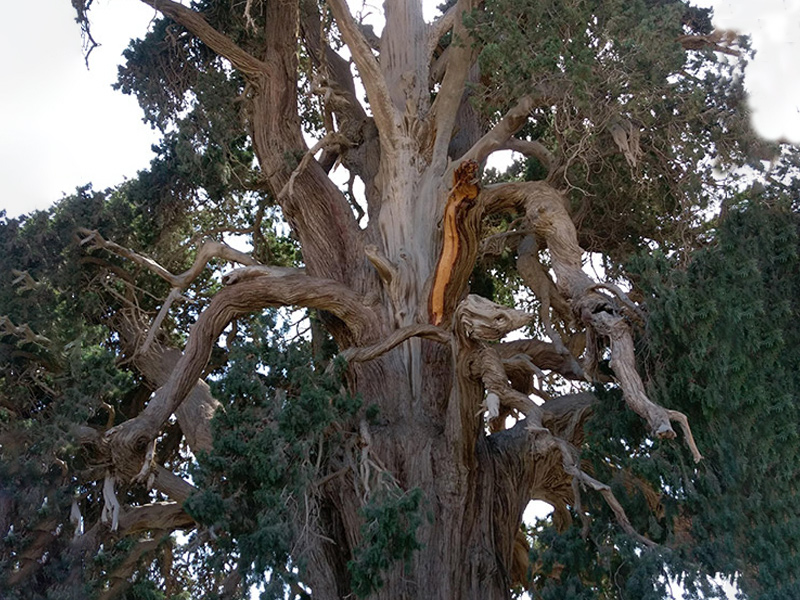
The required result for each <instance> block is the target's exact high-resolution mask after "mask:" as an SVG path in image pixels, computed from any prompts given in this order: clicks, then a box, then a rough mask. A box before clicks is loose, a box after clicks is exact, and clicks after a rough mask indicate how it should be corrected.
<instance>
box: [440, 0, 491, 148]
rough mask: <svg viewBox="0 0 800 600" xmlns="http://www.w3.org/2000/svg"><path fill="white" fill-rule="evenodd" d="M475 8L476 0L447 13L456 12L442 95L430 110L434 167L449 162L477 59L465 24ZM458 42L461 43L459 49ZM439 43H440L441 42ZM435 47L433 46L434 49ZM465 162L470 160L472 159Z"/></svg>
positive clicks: (464, 0) (464, 1)
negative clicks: (462, 107) (468, 82)
mask: <svg viewBox="0 0 800 600" xmlns="http://www.w3.org/2000/svg"><path fill="white" fill-rule="evenodd" d="M476 5H477V2H475V0H458V2H457V3H456V5H455V6H454V7H453V9H451V11H448V14H449V12H452V11H453V10H454V11H455V12H454V14H453V17H452V21H453V24H452V29H453V40H454V43H451V45H450V46H449V47H448V52H447V57H446V61H447V62H446V64H445V65H444V67H439V68H440V69H441V68H443V69H444V77H443V78H442V84H441V87H440V88H439V93H438V94H437V95H436V99H435V100H434V102H433V105H432V106H431V114H432V115H433V118H434V121H435V123H434V125H433V127H434V129H435V131H436V140H435V141H434V146H433V162H434V163H435V162H438V161H442V162H443V161H444V160H445V159H446V158H447V149H448V147H449V145H450V140H451V138H452V137H453V128H454V127H455V124H456V119H457V117H458V107H459V106H460V105H461V102H462V100H463V97H464V89H465V86H466V82H467V76H468V74H469V70H470V67H471V66H472V63H473V62H474V61H475V57H476V56H477V49H476V48H474V47H473V45H472V44H471V43H470V41H469V32H468V31H467V28H466V27H465V26H464V23H463V16H464V14H466V13H468V12H470V11H471V10H472V9H473V8H474V7H475V6H476ZM445 16H446V17H447V20H449V19H450V17H448V16H447V15H445ZM455 40H458V44H457V45H456V42H455ZM436 42H437V43H438V38H437V40H436ZM430 45H431V42H430V41H429V43H428V51H429V54H428V56H430V55H431V54H432V50H431V48H430ZM435 47H436V46H435V45H434V46H433V48H435ZM465 158H466V159H469V158H471V157H465ZM458 162H462V161H458ZM478 162H480V161H478Z"/></svg>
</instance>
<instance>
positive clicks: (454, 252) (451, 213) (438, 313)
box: [430, 160, 480, 325]
mask: <svg viewBox="0 0 800 600" xmlns="http://www.w3.org/2000/svg"><path fill="white" fill-rule="evenodd" d="M477 175H478V163H476V162H475V161H472V160H470V161H465V162H463V163H461V164H460V165H459V166H458V167H457V168H456V170H455V171H454V172H453V187H452V189H451V190H450V195H449V196H448V197H447V204H446V205H445V209H444V221H443V227H444V240H443V244H442V253H441V255H440V256H439V262H438V264H437V265H436V276H435V277H434V279H433V287H432V289H431V304H430V306H431V309H430V310H431V322H432V323H433V324H434V325H441V323H442V319H443V318H444V312H445V292H446V291H447V286H448V284H449V283H450V281H451V280H452V276H453V270H454V267H455V264H456V260H457V259H458V254H459V250H460V247H461V243H460V240H459V229H458V218H459V212H460V211H459V209H461V208H462V207H463V206H464V205H465V203H466V204H467V205H468V204H471V203H472V201H473V200H475V198H477V196H478V192H479V191H480V188H479V187H478V184H477V183H476V179H477Z"/></svg>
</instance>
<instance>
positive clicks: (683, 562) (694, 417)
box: [533, 200, 800, 600]
mask: <svg viewBox="0 0 800 600" xmlns="http://www.w3.org/2000/svg"><path fill="white" fill-rule="evenodd" d="M784 204H785V203H783V204H774V205H770V204H767V203H764V202H763V201H762V202H760V201H757V200H754V201H751V202H740V203H739V204H738V205H737V206H736V207H735V208H732V209H731V211H730V213H729V214H728V215H727V217H726V218H725V219H724V220H722V221H721V222H720V223H719V226H718V227H717V229H716V231H715V232H714V237H713V241H711V242H710V243H708V244H707V246H706V247H705V248H704V249H702V250H700V251H698V252H696V253H694V254H693V255H692V257H691V260H690V262H689V264H688V266H686V267H685V268H681V267H679V266H678V265H676V264H674V261H670V260H669V259H667V258H666V257H665V256H664V255H659V254H658V253H656V254H655V255H648V256H642V257H640V258H639V259H637V260H636V261H635V264H633V265H632V272H633V273H636V274H637V275H636V282H637V285H638V286H639V287H640V288H641V290H642V291H643V293H644V294H645V296H646V298H647V303H646V305H647V309H648V315H649V318H648V325H647V336H646V338H643V340H642V342H644V339H646V340H647V343H646V344H644V343H643V344H642V345H641V348H640V350H641V352H640V354H641V357H642V360H643V367H644V369H645V372H646V373H647V374H648V375H649V391H650V394H651V397H652V398H653V399H654V400H656V401H657V402H659V403H661V404H662V405H664V406H667V407H669V408H674V409H678V410H680V411H682V412H684V413H686V414H687V415H688V417H689V420H690V423H691V424H692V428H693V431H694V435H695V438H696V441H697V444H698V446H699V447H700V449H701V451H702V452H703V454H704V456H705V459H704V460H703V461H702V462H701V463H700V464H698V465H695V464H694V463H693V461H692V459H691V457H690V456H689V453H688V451H687V449H686V448H685V445H684V444H683V442H682V440H680V439H678V440H675V441H673V442H665V441H660V442H656V443H653V442H652V441H650V440H649V439H648V437H647V432H646V431H645V427H644V426H643V424H642V422H641V420H640V419H639V418H638V417H637V416H636V415H634V414H633V413H632V412H631V411H630V410H628V409H627V408H626V407H625V405H624V403H623V401H622V399H621V398H620V396H619V393H618V392H617V391H616V390H613V389H609V390H603V389H599V390H597V395H598V397H599V399H600V401H601V404H602V406H603V410H602V411H596V414H595V415H594V417H593V418H592V420H591V422H590V423H589V424H588V426H587V440H586V444H585V446H584V450H583V454H582V456H583V458H584V459H585V460H587V461H589V462H590V463H591V465H592V471H593V474H594V476H595V477H597V478H598V479H600V480H603V481H608V482H610V483H611V485H612V490H613V491H614V493H615V495H616V496H617V498H618V499H619V500H620V501H621V502H622V504H623V506H624V507H625V509H626V512H627V514H628V515H629V517H630V518H631V522H632V524H633V526H634V528H635V529H636V530H637V531H640V532H642V533H645V534H646V535H647V536H648V537H650V538H651V539H653V540H654V541H656V542H658V543H659V544H661V545H662V546H663V550H660V551H658V552H656V551H652V550H645V549H642V548H637V547H636V546H635V544H632V542H631V541H625V539H624V536H620V535H619V534H617V533H615V529H614V528H613V526H612V527H611V528H609V523H613V515H612V514H611V513H610V511H609V510H608V508H607V507H606V506H605V505H604V503H603V502H602V500H601V499H599V498H597V497H596V496H595V495H592V494H585V495H584V497H583V502H584V509H587V510H588V511H589V512H590V513H591V514H592V515H593V521H592V523H591V526H590V528H589V530H588V531H587V536H586V537H585V538H583V537H581V536H580V535H579V530H578V528H577V527H573V528H572V529H570V530H569V531H568V532H567V533H566V534H564V535H561V536H559V535H556V534H555V532H554V531H553V530H552V529H550V527H551V525H548V524H542V525H540V529H539V530H538V531H537V532H536V540H537V541H536V545H535V547H534V550H533V556H534V558H535V559H536V560H542V561H543V566H544V568H543V569H542V571H541V573H540V574H539V575H538V576H537V579H536V581H537V583H538V585H539V586H541V588H540V589H541V593H542V598H637V599H638V598H654V599H655V598H662V597H664V596H663V589H660V587H659V586H661V585H662V583H663V581H665V578H666V577H667V576H668V575H672V576H676V577H678V578H679V579H680V580H681V582H682V583H683V585H684V586H685V588H686V590H687V595H688V596H687V597H702V598H711V597H718V596H719V597H724V595H722V592H721V591H720V590H719V589H716V587H715V585H714V584H713V582H711V581H709V580H708V576H713V575H714V574H715V573H721V574H723V575H725V576H728V577H731V576H735V577H736V578H737V584H738V586H739V588H740V589H741V590H742V591H743V592H744V593H745V594H746V595H747V598H748V599H750V600H766V599H769V600H789V599H791V598H796V597H797V594H798V587H797V583H796V582H797V581H798V579H799V576H800V571H799V570H798V569H799V568H800V567H799V566H798V565H799V564H800V562H799V561H798V560H797V555H798V549H800V518H798V516H797V514H796V511H795V510H794V509H793V508H791V507H793V506H796V503H797V500H798V486H797V481H798V477H799V476H800V473H798V467H797V465H798V464H800V457H798V455H797V452H798V448H800V444H799V443H798V442H799V441H800V440H798V436H800V430H799V429H798V423H800V404H798V401H797V398H798V389H800V376H798V371H797V368H796V366H797V365H798V364H800V350H799V348H800V339H798V328H797V327H796V320H797V316H798V314H800V303H799V302H798V298H800V295H798V293H800V215H799V214H798V213H797V212H795V211H792V210H790V209H788V208H787V207H785V206H784ZM679 435H680V434H679ZM648 490H652V491H657V492H658V494H659V496H658V503H657V505H653V504H652V500H653V498H652V496H649V495H648ZM553 577H556V578H555V579H553ZM662 587H663V586H662Z"/></svg>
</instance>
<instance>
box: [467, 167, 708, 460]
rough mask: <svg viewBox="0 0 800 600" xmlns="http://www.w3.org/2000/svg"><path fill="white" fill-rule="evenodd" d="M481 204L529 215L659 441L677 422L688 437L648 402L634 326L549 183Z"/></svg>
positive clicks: (628, 396)
mask: <svg viewBox="0 0 800 600" xmlns="http://www.w3.org/2000/svg"><path fill="white" fill-rule="evenodd" d="M477 202H478V203H479V204H480V205H481V206H483V207H485V209H486V210H487V212H492V211H502V210H509V209H516V210H520V211H524V213H525V215H526V217H527V219H528V221H529V226H530V227H531V228H532V229H533V231H534V232H535V233H536V234H537V235H539V236H540V237H541V238H542V239H544V240H545V242H546V243H547V247H548V249H549V250H550V256H551V259H552V264H553V271H554V272H555V275H556V284H557V286H558V289H559V291H561V292H562V293H563V294H564V295H565V296H566V297H567V298H569V299H570V301H571V304H572V309H573V312H574V313H575V315H576V316H577V317H578V318H579V319H580V320H581V321H582V322H583V323H584V325H586V327H587V328H588V329H589V330H590V331H593V332H594V333H596V334H597V335H599V336H602V337H604V338H606V339H608V340H609V342H610V345H611V369H612V371H613V372H614V376H615V378H616V379H617V381H618V382H619V385H620V388H621V389H622V392H623V396H624V398H625V401H626V403H627V404H628V406H629V407H630V408H631V409H632V410H633V411H634V412H636V413H637V414H638V415H640V416H641V417H642V418H643V419H645V420H646V421H647V423H648V425H649V427H650V429H651V431H652V432H653V434H654V435H655V436H657V437H660V438H673V437H675V431H674V430H673V429H672V425H671V421H672V420H677V421H679V422H680V423H681V426H682V427H685V429H684V430H685V431H687V430H688V422H687V421H685V420H681V418H680V417H678V416H675V415H671V414H670V412H668V411H667V410H666V409H665V408H663V407H661V406H659V405H658V404H656V403H655V402H653V401H652V400H650V399H649V398H648V397H647V394H646V393H645V390H644V384H643V382H642V380H641V377H640V376H639V373H638V372H637V370H636V360H635V356H634V351H633V337H632V334H631V331H630V325H629V324H628V323H627V321H626V320H625V319H624V317H623V316H622V315H621V314H620V311H621V308H620V307H619V306H618V305H616V304H615V303H614V299H613V298H610V297H609V296H607V295H604V294H600V293H598V292H597V291H596V288H597V283H596V282H595V281H593V280H592V279H591V278H590V277H589V275H587V274H586V273H585V272H584V271H583V269H582V258H583V249H582V248H581V247H580V246H579V245H578V236H577V231H576V229H575V225H574V224H573V222H572V220H571V219H570V216H569V213H568V212H567V208H566V202H565V199H564V197H563V196H561V194H559V193H558V192H557V191H556V190H555V189H554V188H553V187H552V186H550V185H549V184H548V183H546V182H542V181H536V182H525V183H510V184H500V185H497V186H491V187H487V188H484V190H483V191H482V192H481V194H480V196H479V198H478V200H477ZM603 287H606V286H603ZM616 293H619V294H620V297H621V298H624V299H625V300H626V302H622V304H623V305H625V306H624V307H625V308H628V309H630V307H629V306H628V304H630V300H627V298H626V297H625V295H624V294H623V293H622V292H621V291H620V290H618V289H617V290H615V294H616ZM678 414H680V413H678ZM686 443H687V445H688V446H689V447H690V449H691V451H692V454H693V456H694V459H695V461H699V460H700V459H701V458H702V456H701V454H700V452H699V451H698V450H697V447H696V445H695V444H694V440H693V438H692V437H691V436H690V435H687V436H686Z"/></svg>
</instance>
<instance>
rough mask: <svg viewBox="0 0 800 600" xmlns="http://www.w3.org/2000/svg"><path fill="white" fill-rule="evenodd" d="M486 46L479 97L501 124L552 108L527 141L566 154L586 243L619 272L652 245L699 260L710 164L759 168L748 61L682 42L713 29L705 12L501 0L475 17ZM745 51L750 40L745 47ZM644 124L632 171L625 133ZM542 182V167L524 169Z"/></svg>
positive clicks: (642, 0) (563, 174)
mask: <svg viewBox="0 0 800 600" xmlns="http://www.w3.org/2000/svg"><path fill="white" fill-rule="evenodd" d="M467 25H468V27H469V29H470V31H471V32H472V34H473V36H474V37H475V39H476V43H477V45H478V47H479V48H480V49H481V50H480V62H481V74H482V80H481V84H480V85H479V86H478V87H477V89H476V90H475V97H476V98H478V103H479V105H480V108H481V110H482V112H483V113H484V114H485V115H486V118H488V119H489V120H490V121H491V122H496V120H498V119H499V118H500V117H501V116H502V115H503V114H504V113H505V112H506V111H507V110H508V109H509V108H511V107H512V106H513V104H514V103H515V102H517V101H518V99H519V98H521V97H523V96H525V95H528V96H531V97H533V98H541V99H542V103H543V107H541V108H537V109H535V110H534V111H533V113H532V120H531V122H530V124H529V125H527V126H526V127H525V128H524V129H523V130H522V131H521V132H519V134H518V137H521V138H522V139H528V140H534V141H538V142H541V143H542V144H543V145H544V146H545V147H547V148H549V149H550V151H551V152H552V153H553V156H554V158H555V159H556V164H554V165H553V172H552V173H551V175H550V177H551V180H552V181H553V182H554V183H556V185H557V186H559V187H566V189H567V190H568V191H569V195H570V200H571V202H572V205H573V206H572V209H573V214H574V215H575V220H576V222H577V223H578V224H579V231H580V236H581V237H580V242H581V246H582V247H583V248H584V249H586V250H588V251H590V252H594V251H596V252H600V253H602V254H603V256H604V261H605V264H604V267H605V268H606V271H607V272H608V274H609V275H610V276H617V275H619V274H620V273H621V272H622V270H623V265H624V264H625V262H626V261H627V260H628V259H629V258H630V257H631V256H633V255H634V254H636V253H637V252H639V250H640V248H642V246H643V245H645V244H650V245H652V244H656V245H658V246H659V247H661V248H662V249H663V250H664V251H665V252H688V251H690V250H691V247H692V246H693V245H694V243H695V239H696V236H697V235H698V234H701V233H702V231H703V227H702V219H699V218H698V215H699V214H700V213H701V212H702V211H704V210H705V209H706V207H707V205H708V203H709V201H710V199H711V193H712V190H711V189H709V187H708V185H707V184H706V182H707V181H710V180H711V175H712V168H713V167H717V168H721V169H728V168H730V167H731V166H733V165H741V164H744V163H748V164H750V163H752V164H753V165H754V166H755V167H756V168H758V169H760V168H762V167H761V165H760V164H759V161H758V160H752V158H753V157H754V156H755V155H756V154H758V153H759V151H760V149H761V148H763V146H764V143H763V142H760V141H757V140H756V139H755V138H754V136H753V134H752V133H751V131H750V129H749V123H748V121H747V108H746V106H745V105H744V97H745V96H744V88H743V86H742V68H743V66H744V64H745V60H744V58H743V59H742V60H740V61H733V60H728V59H727V58H720V56H718V55H716V54H715V53H713V52H697V53H689V54H687V53H686V52H684V51H683V49H682V48H681V46H680V44H679V43H678V41H677V40H678V38H679V37H680V36H681V35H683V34H704V33H708V32H709V28H710V21H709V12H708V10H707V9H695V8H691V7H689V6H687V5H686V4H685V3H683V2H680V1H677V0H659V1H650V0H634V1H626V0H614V1H610V2H609V1H605V0H604V1H599V0H593V1H588V2H587V1H583V0H574V1H573V0H568V1H566V2H565V1H562V0H558V1H555V0H549V1H546V2H540V1H538V0H537V1H534V0H530V1H529V0H492V1H491V2H486V3H483V4H482V5H481V8H480V9H479V10H476V11H475V12H474V13H473V14H472V15H470V16H469V17H468V19H467ZM739 43H740V44H741V45H742V47H743V53H744V56H746V55H747V52H748V50H747V42H746V40H744V39H741V40H739ZM628 127H630V128H632V129H633V130H635V131H636V132H637V134H636V136H635V139H632V138H628V142H630V144H631V147H634V148H637V149H638V150H639V151H640V154H639V156H638V158H637V159H636V162H635V164H629V163H628V162H627V161H626V158H625V157H624V156H623V153H622V152H621V151H620V149H619V147H618V145H617V142H616V141H615V139H614V135H613V134H614V132H617V134H619V133H620V132H622V131H627V129H626V128H628ZM516 171H517V173H516V175H517V176H520V175H521V176H522V177H523V178H524V179H526V180H537V179H541V178H542V177H543V175H544V173H543V171H542V169H541V164H539V162H538V161H537V160H535V159H531V160H528V161H526V164H525V165H524V167H522V166H520V167H517V169H516Z"/></svg>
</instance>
